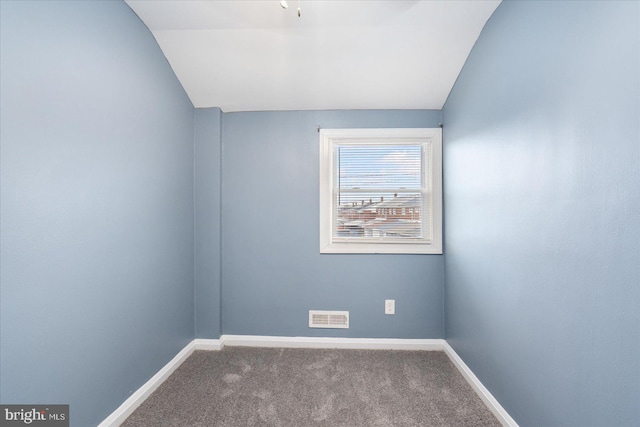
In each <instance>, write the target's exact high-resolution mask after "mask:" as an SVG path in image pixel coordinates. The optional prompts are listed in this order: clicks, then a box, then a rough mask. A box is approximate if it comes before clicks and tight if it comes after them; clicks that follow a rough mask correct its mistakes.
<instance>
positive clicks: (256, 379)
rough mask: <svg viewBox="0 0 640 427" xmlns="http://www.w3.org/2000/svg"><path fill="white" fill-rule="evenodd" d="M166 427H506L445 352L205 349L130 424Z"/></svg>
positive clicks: (168, 380)
mask: <svg viewBox="0 0 640 427" xmlns="http://www.w3.org/2000/svg"><path fill="white" fill-rule="evenodd" d="M123 426H126V427H143V426H144V427H151V426H153V427H158V426H180V427H183V426H189V427H191V426H193V427H197V426H225V427H235V426H243V427H244V426H282V427H285V426H287V427H288V426H291V427H305V426H349V427H359V426H363V427H365V426H366V427H371V426H474V427H475V426H500V423H499V422H498V420H497V419H496V418H495V417H494V416H493V414H491V412H489V410H488V409H487V408H486V407H485V406H484V404H483V403H482V401H481V400H480V398H479V397H478V396H477V395H476V394H475V393H474V392H473V390H472V389H471V387H470V386H469V385H468V384H467V382H466V381H465V380H464V378H463V377H462V376H461V375H460V373H459V372H458V371H457V369H456V368H455V366H454V365H453V364H452V363H451V361H450V360H449V359H448V357H447V356H446V355H445V354H444V353H443V352H439V351H388V350H325V349H271V348H247V347H226V348H224V349H223V350H222V351H196V352H194V353H193V354H192V355H191V356H190V357H189V358H188V359H187V360H186V361H185V362H184V363H183V364H182V366H180V367H179V368H178V369H177V370H176V371H175V372H174V373H173V375H172V376H171V377H169V379H167V381H165V382H164V383H163V384H162V385H161V386H160V387H159V388H158V389H157V390H156V391H155V393H153V394H152V395H151V396H150V397H149V398H148V399H147V400H146V401H145V402H144V403H143V404H142V405H141V406H140V407H139V408H138V409H137V410H136V411H135V412H134V413H133V414H131V416H130V417H129V418H128V419H127V420H126V421H125V423H124V424H123Z"/></svg>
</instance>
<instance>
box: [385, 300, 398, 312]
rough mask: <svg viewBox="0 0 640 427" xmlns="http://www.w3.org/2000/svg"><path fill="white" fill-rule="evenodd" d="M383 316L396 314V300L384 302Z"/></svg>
mask: <svg viewBox="0 0 640 427" xmlns="http://www.w3.org/2000/svg"><path fill="white" fill-rule="evenodd" d="M384 314H396V300H394V299H386V300H384Z"/></svg>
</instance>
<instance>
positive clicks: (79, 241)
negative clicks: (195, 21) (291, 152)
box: [0, 1, 194, 427]
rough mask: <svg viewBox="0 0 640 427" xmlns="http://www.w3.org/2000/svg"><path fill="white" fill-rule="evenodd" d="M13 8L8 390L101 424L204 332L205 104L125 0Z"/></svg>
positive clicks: (5, 131)
mask: <svg viewBox="0 0 640 427" xmlns="http://www.w3.org/2000/svg"><path fill="white" fill-rule="evenodd" d="M0 8H1V9H0V15H1V21H0V29H1V30H0V31H1V33H0V43H1V45H0V48H1V55H2V57H1V60H2V69H1V73H0V93H1V101H0V102H1V116H0V121H1V123H2V126H1V131H0V132H1V133H0V144H1V154H2V157H1V175H0V179H1V181H0V183H1V193H0V197H1V211H0V214H1V229H2V235H1V239H0V245H1V246H0V249H1V255H0V264H1V265H0V267H1V276H0V284H1V286H0V307H1V308H0V379H1V381H0V401H1V402H2V403H69V404H70V405H71V425H72V426H76V427H85V426H91V425H96V424H97V423H99V422H100V421H102V419H104V418H105V417H106V416H107V415H108V414H109V413H111V412H112V411H113V410H114V409H115V408H116V407H117V406H118V405H119V404H121V403H122V402H123V401H124V400H125V399H126V398H127V397H128V396H129V393H130V392H131V391H133V390H136V389H137V388H138V387H139V386H140V385H142V384H143V383H144V381H146V380H147V379H149V378H150V377H151V376H152V375H153V374H155V373H156V372H157V371H158V369H160V368H161V367H162V366H163V365H164V364H165V363H166V362H168V361H169V360H170V359H171V358H172V357H174V356H175V355H176V353H178V351H179V350H180V349H182V348H183V347H184V346H185V345H186V344H187V343H188V342H189V341H191V340H192V339H193V336H194V335H193V318H194V311H193V299H194V295H193V289H194V288H193V271H194V270H193V260H194V257H193V246H194V241H193V154H194V153H193V107H192V105H191V103H190V102H189V100H188V98H187V97H186V95H185V93H184V91H183V90H182V88H181V86H180V84H179V83H178V81H177V79H176V77H175V76H174V74H173V72H172V71H171V68H170V67H169V65H168V63H167V62H166V60H165V58H164V56H163V55H162V53H161V51H160V49H159V48H158V46H157V44H156V42H155V40H154V39H153V37H152V35H151V34H150V32H149V30H148V29H147V28H146V27H145V26H144V25H143V24H142V23H141V22H140V21H139V19H138V18H137V17H136V15H135V14H134V13H133V12H132V11H131V10H130V9H129V8H128V7H127V5H126V4H125V3H124V2H121V1H87V2H79V1H69V2H59V1H42V2H36V1H16V2H13V1H2V2H0Z"/></svg>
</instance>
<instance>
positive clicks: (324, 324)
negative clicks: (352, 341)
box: [309, 310, 349, 329]
mask: <svg viewBox="0 0 640 427" xmlns="http://www.w3.org/2000/svg"><path fill="white" fill-rule="evenodd" d="M309 327H310V328H331V329H334V328H337V329H349V312H348V311H325V310H309Z"/></svg>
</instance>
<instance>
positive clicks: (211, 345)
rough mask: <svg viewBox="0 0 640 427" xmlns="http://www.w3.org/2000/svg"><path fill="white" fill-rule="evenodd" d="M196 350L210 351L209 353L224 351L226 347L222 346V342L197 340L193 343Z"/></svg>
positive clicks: (219, 340)
mask: <svg viewBox="0 0 640 427" xmlns="http://www.w3.org/2000/svg"><path fill="white" fill-rule="evenodd" d="M192 343H193V345H194V347H195V350H209V351H218V350H222V347H224V345H223V344H222V340H221V339H218V340H210V339H204V338H196V339H195V340H193V341H192Z"/></svg>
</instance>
